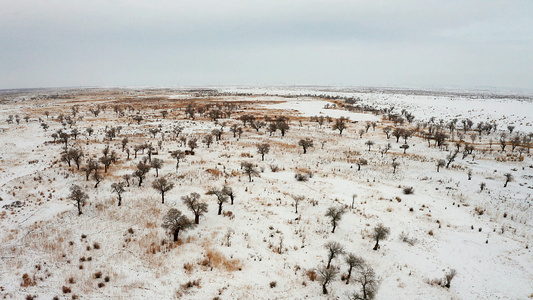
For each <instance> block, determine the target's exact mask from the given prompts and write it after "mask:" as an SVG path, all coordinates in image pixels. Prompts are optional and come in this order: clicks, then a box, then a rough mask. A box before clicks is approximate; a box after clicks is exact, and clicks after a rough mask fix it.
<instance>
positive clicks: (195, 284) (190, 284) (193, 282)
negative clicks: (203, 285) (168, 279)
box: [181, 279, 200, 290]
mask: <svg viewBox="0 0 533 300" xmlns="http://www.w3.org/2000/svg"><path fill="white" fill-rule="evenodd" d="M192 287H198V288H200V279H196V280H189V281H188V282H187V283H185V284H182V285H181V288H182V289H185V290H186V289H190V288H192Z"/></svg>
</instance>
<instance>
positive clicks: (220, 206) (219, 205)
mask: <svg viewBox="0 0 533 300" xmlns="http://www.w3.org/2000/svg"><path fill="white" fill-rule="evenodd" d="M221 214H222V203H219V204H218V215H221Z"/></svg>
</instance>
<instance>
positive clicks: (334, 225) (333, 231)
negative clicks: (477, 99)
mask: <svg viewBox="0 0 533 300" xmlns="http://www.w3.org/2000/svg"><path fill="white" fill-rule="evenodd" d="M335 228H337V224H335V223H333V230H331V233H335Z"/></svg>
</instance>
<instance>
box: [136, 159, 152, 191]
mask: <svg viewBox="0 0 533 300" xmlns="http://www.w3.org/2000/svg"><path fill="white" fill-rule="evenodd" d="M150 168H151V167H150V165H149V164H146V163H144V162H142V161H140V162H139V163H138V164H137V170H135V171H134V172H133V176H135V177H137V178H138V179H139V186H141V185H142V183H143V180H144V179H145V178H146V174H147V173H148V172H149V171H150Z"/></svg>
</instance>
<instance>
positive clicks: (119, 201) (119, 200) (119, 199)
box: [118, 194, 122, 206]
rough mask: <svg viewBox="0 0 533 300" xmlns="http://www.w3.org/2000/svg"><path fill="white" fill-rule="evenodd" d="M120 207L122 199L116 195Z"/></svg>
mask: <svg viewBox="0 0 533 300" xmlns="http://www.w3.org/2000/svg"><path fill="white" fill-rule="evenodd" d="M121 205H122V197H121V196H120V194H118V206H121Z"/></svg>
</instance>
